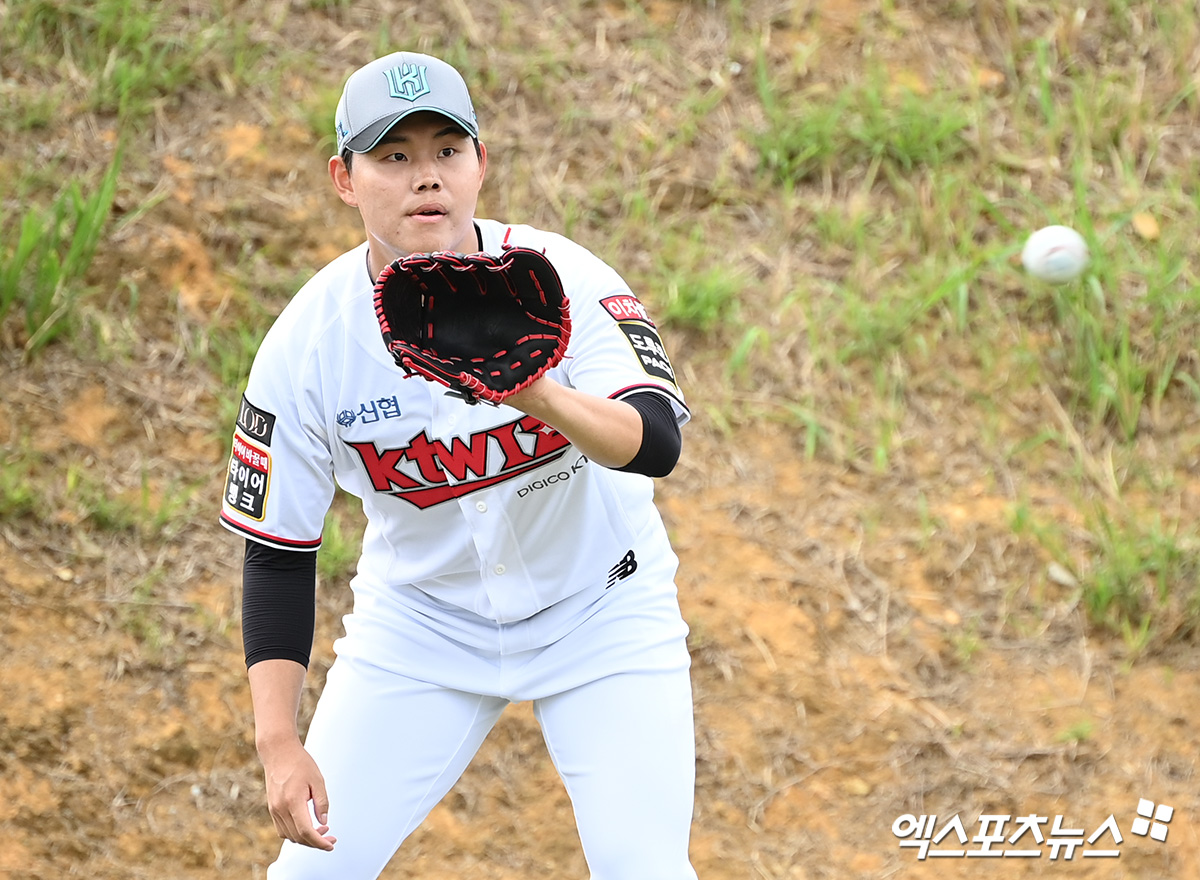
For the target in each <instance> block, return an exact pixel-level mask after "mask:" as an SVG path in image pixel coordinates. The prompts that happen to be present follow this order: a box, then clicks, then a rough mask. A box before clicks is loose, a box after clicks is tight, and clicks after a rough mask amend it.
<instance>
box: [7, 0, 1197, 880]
mask: <svg viewBox="0 0 1200 880" xmlns="http://www.w3.org/2000/svg"><path fill="white" fill-rule="evenodd" d="M1198 45H1200V16H1197V14H1196V8H1195V4H1194V3H1190V2H1184V0H1161V2H1128V0H1106V2H1098V3H1089V4H1081V5H1078V7H1077V6H1076V5H1068V4H1059V3H1034V2H1029V0H986V2H975V3H966V2H958V0H928V2H913V3H902V2H893V0H811V2H795V3H782V2H757V0H746V2H728V3H716V2H700V0H654V2H649V3H632V2H624V3H622V2H598V0H595V2H592V0H566V2H563V3H559V4H549V3H543V2H540V0H534V2H529V3H476V4H466V3H463V2H459V0H455V2H448V3H444V4H426V5H416V4H408V3H398V2H391V0H374V2H338V0H326V2H321V0H290V2H289V0H263V2H235V0H223V2H216V3H212V4H196V3H190V2H182V0H162V2H149V0H90V2H72V0H10V2H6V3H0V131H2V133H3V140H2V141H0V206H2V208H3V210H2V211H0V372H2V375H3V376H4V381H3V383H0V443H2V444H3V446H2V450H0V456H2V457H0V609H2V610H3V613H2V614H0V644H2V645H4V653H5V656H4V657H3V658H2V659H0V773H2V774H3V775H4V777H5V778H6V780H8V782H9V785H8V791H7V796H6V801H7V805H6V806H4V807H0V827H2V828H3V829H4V830H5V832H6V835H5V836H6V839H9V840H10V841H12V843H11V846H10V847H9V848H8V849H7V851H6V852H3V853H0V875H3V874H4V872H5V871H7V872H8V873H9V874H11V875H12V876H14V877H49V876H63V875H65V874H68V873H71V872H76V873H82V874H85V875H87V876H92V877H110V876H111V877H142V876H146V877H150V876H155V877H160V876H178V877H192V876H195V877H200V876H212V875H213V873H214V872H215V871H216V870H218V869H219V870H220V871H221V872H228V873H229V874H230V875H231V876H232V875H234V874H237V875H238V876H262V875H263V867H264V866H265V864H266V863H267V862H268V861H269V859H270V857H271V855H272V853H273V850H274V847H275V843H274V840H273V832H272V831H271V829H270V824H269V821H268V820H267V817H266V814H265V808H264V807H263V802H262V785H261V780H260V779H259V777H258V768H257V763H256V760H255V756H254V752H253V737H252V732H251V729H250V717H249V706H248V698H247V695H246V693H245V686H244V675H243V672H242V670H241V666H240V664H241V659H240V643H239V636H238V603H239V586H238V578H239V566H238V562H239V558H240V548H239V546H238V544H237V542H236V541H233V540H232V539H231V538H230V537H229V536H227V535H225V534H224V533H223V532H222V531H221V530H220V529H219V528H218V527H217V526H216V525H215V513H216V509H217V505H218V499H219V495H220V491H221V485H222V477H223V471H224V463H225V458H226V455H227V453H228V445H227V444H228V436H229V433H230V430H231V427H232V421H233V415H234V410H235V405H236V401H237V400H238V396H239V392H240V390H241V384H242V383H243V382H244V380H245V377H246V374H247V371H248V369H249V365H250V362H251V360H252V358H253V355H254V351H255V349H256V346H257V344H258V341H259V340H260V339H261V337H262V335H263V333H265V331H266V329H267V327H268V326H269V324H270V321H271V319H272V317H273V316H274V315H275V314H277V313H278V311H279V310H280V308H281V307H282V305H283V304H284V303H285V302H286V301H287V299H288V297H289V296H290V295H291V294H292V293H293V292H294V291H295V289H296V288H297V287H298V285H299V284H300V283H302V282H303V280H304V279H305V278H306V277H307V276H308V275H309V274H311V272H312V271H314V270H315V269H316V268H318V267H319V266H321V265H323V264H324V262H326V261H328V260H329V259H331V258H332V257H333V256H335V255H337V254H338V253H340V252H341V251H343V250H344V249H346V248H348V247H351V246H353V245H355V244H356V243H357V242H358V241H359V236H360V229H359V227H358V225H357V222H356V217H355V215H354V214H353V212H352V211H351V210H350V209H348V208H346V207H345V206H344V205H342V204H341V202H340V201H338V200H337V198H336V196H335V195H334V193H333V192H332V189H331V187H330V186H329V184H328V180H327V177H326V173H325V160H326V159H327V157H328V155H329V153H330V152H331V150H332V144H333V124H332V115H333V109H334V106H335V104H336V101H337V98H338V94H339V92H340V88H341V84H342V82H343V80H344V77H345V76H346V75H347V73H348V72H349V71H351V70H352V69H354V68H355V67H357V66H358V65H359V64H361V63H364V62H365V61H366V60H369V59H370V58H371V57H374V56H375V55H377V54H380V53H383V52H385V51H391V50H393V49H400V48H405V49H415V50H419V51H427V52H432V53H434V54H438V55H441V56H442V57H444V58H446V59H447V60H449V61H451V62H452V63H454V64H456V65H457V66H458V67H459V68H460V70H462V71H463V73H464V74H465V76H466V77H467V79H468V81H469V82H470V83H471V84H472V86H473V92H474V97H475V101H476V109H477V111H478V114H479V118H480V123H481V127H482V130H483V139H484V140H485V142H486V143H487V145H488V149H489V178H488V181H487V182H486V184H485V187H484V191H483V196H482V204H481V213H482V214H484V215H486V216H490V217H495V218H497V219H502V220H510V221H513V222H527V223H531V224H534V225H538V226H542V227H545V228H549V229H554V230H558V231H562V232H565V233H567V234H568V235H571V236H572V237H574V238H575V239H576V240H578V241H580V242H581V243H582V244H584V245H586V246H587V247H589V248H590V249H592V250H593V251H595V252H597V253H598V254H600V255H601V256H603V257H604V258H605V259H606V260H608V261H609V262H610V263H611V264H613V265H614V266H616V267H617V268H618V269H619V270H620V271H621V272H622V274H623V275H624V276H625V277H626V279H627V280H628V281H629V282H630V284H631V285H632V286H633V288H634V290H635V291H637V292H638V293H639V295H640V296H641V297H642V299H643V301H644V302H646V303H647V305H648V306H649V307H650V309H651V312H652V313H653V314H654V316H655V318H656V320H657V321H658V323H659V324H660V326H661V327H662V329H663V334H664V338H665V341H666V343H667V345H668V348H669V349H670V350H671V352H672V356H673V360H674V361H675V363H676V366H677V368H678V369H679V372H680V375H681V380H682V383H683V387H684V390H685V393H686V394H687V396H688V399H689V402H690V403H691V405H692V408H693V412H694V414H695V417H694V419H693V422H692V424H691V425H690V426H689V427H688V428H687V432H686V435H685V439H686V450H685V456H684V460H683V462H682V463H681V465H680V467H679V469H678V470H677V471H676V473H675V474H673V475H672V476H671V477H669V478H667V479H665V480H663V481H660V502H661V504H660V506H661V507H662V509H663V512H664V516H665V517H666V518H667V520H668V524H669V525H670V527H671V529H672V533H673V535H674V537H675V540H676V544H677V546H678V548H679V551H680V556H681V560H682V567H681V572H680V587H681V601H682V602H683V606H684V611H685V616H687V617H688V619H689V623H690V624H691V625H692V630H693V634H692V646H693V659H694V661H695V670H696V684H697V711H698V736H699V744H700V752H699V754H700V765H699V780H698V785H699V790H698V807H697V824H696V844H695V853H696V862H697V866H698V868H701V873H702V876H707V877H710V878H716V877H725V876H728V877H746V876H754V877H769V878H774V877H780V878H782V877H839V878H843V877H860V876H861V877H872V878H874V877H884V876H889V877H891V876H907V875H908V874H907V872H909V871H912V872H913V876H920V874H919V871H920V870H921V869H922V868H923V867H925V866H922V865H921V864H920V863H919V862H917V861H915V858H914V856H913V853H912V852H911V851H909V850H902V849H898V848H897V845H896V839H895V837H894V836H893V835H892V834H891V832H890V828H891V823H892V820H893V819H894V818H895V817H896V816H898V815H900V814H902V813H933V812H940V813H941V814H943V815H948V814H950V813H953V812H956V811H961V812H962V813H963V815H964V816H970V817H972V818H974V817H977V816H978V814H979V813H980V812H984V813H986V812H988V811H989V810H990V811H993V812H995V811H999V812H1011V813H1013V814H1016V813H1018V812H1027V811H1029V810H1035V809H1037V810H1042V811H1043V812H1046V811H1048V812H1050V813H1051V814H1054V813H1055V812H1059V813H1061V812H1065V811H1075V812H1076V813H1077V814H1082V815H1079V821H1081V822H1086V823H1088V824H1089V826H1094V825H1095V824H1097V821H1098V820H1100V819H1103V817H1104V816H1106V815H1108V814H1109V813H1110V812H1111V813H1114V814H1115V815H1117V816H1118V818H1120V819H1122V821H1124V819H1125V818H1126V817H1129V818H1131V817H1132V807H1131V806H1130V805H1131V804H1136V802H1137V799H1138V797H1147V798H1150V799H1152V800H1159V801H1162V802H1166V801H1168V800H1169V801H1171V803H1173V804H1174V805H1175V806H1176V807H1177V809H1178V814H1177V815H1178V817H1179V818H1177V820H1176V821H1175V824H1173V825H1172V836H1171V838H1170V839H1169V841H1168V844H1167V845H1158V844H1152V843H1151V842H1150V841H1148V840H1146V839H1144V838H1141V837H1136V838H1135V837H1130V836H1129V835H1128V834H1127V843H1126V846H1125V850H1124V851H1123V854H1122V857H1121V859H1120V860H1112V861H1097V862H1095V863H1091V865H1090V866H1089V869H1090V870H1092V871H1093V873H1089V874H1086V875H1085V874H1083V873H1080V876H1089V877H1091V876H1096V877H1099V876H1105V877H1107V876H1114V877H1116V876H1135V875H1136V876H1139V877H1143V876H1144V877H1156V876H1164V877H1166V876H1186V875H1187V874H1188V872H1189V871H1193V872H1194V871H1195V870H1197V868H1196V865H1197V862H1196V850H1197V844H1196V838H1195V835H1194V834H1193V833H1192V832H1191V830H1190V829H1191V826H1190V825H1189V824H1186V823H1188V822H1189V821H1190V820H1189V819H1188V818H1187V817H1188V814H1189V808H1190V812H1194V808H1195V807H1196V806H1197V803H1198V802H1197V800H1196V798H1195V796H1194V794H1192V793H1191V787H1189V785H1188V782H1189V780H1190V779H1191V774H1192V771H1193V768H1194V755H1195V750H1194V747H1195V746H1196V745H1197V743H1196V742H1195V741H1194V740H1193V739H1191V734H1190V731H1191V730H1192V729H1194V728H1195V727H1196V723H1195V722H1197V721H1198V720H1200V718H1197V717H1196V715H1197V714H1198V713H1200V709H1196V708H1195V707H1196V706H1200V701H1197V700H1196V699H1194V698H1195V697H1196V696H1198V695H1200V675H1198V674H1200V667H1198V666H1197V664H1196V661H1195V660H1194V659H1193V654H1194V647H1195V644H1196V638H1197V630H1198V626H1200V587H1198V583H1200V525H1198V523H1200V476H1198V474H1200V464H1198V462H1200V353H1198V350H1197V342H1196V340H1197V339H1198V338H1200V333H1198V331H1200V248H1198V247H1197V244H1196V240H1197V239H1196V231H1197V229H1200V190H1198V188H1197V176H1196V169H1197V167H1198V160H1200V52H1198V51H1197V48H1196V47H1197V46H1198ZM1048 224H1065V225H1069V226H1073V227H1074V228H1076V229H1077V230H1079V231H1080V232H1081V233H1082V234H1083V235H1084V237H1085V238H1086V239H1087V241H1088V243H1089V246H1090V250H1091V254H1092V262H1091V265H1090V267H1089V269H1088V271H1087V272H1086V273H1085V275H1084V276H1083V277H1082V278H1081V279H1080V280H1079V281H1076V282H1072V283H1069V284H1066V285H1061V286H1053V285H1049V284H1046V283H1043V282H1038V281H1036V280H1034V279H1031V278H1029V277H1028V276H1027V275H1026V274H1025V273H1024V272H1023V270H1022V268H1021V266H1020V263H1019V259H1018V254H1019V251H1020V248H1021V246H1022V244H1023V242H1024V239H1025V237H1026V236H1027V235H1028V234H1029V233H1030V232H1031V231H1032V230H1034V229H1036V228H1038V227H1040V226H1044V225H1048ZM360 532H361V526H360V524H359V523H358V520H357V517H356V507H355V505H354V504H352V503H350V502H349V501H347V500H346V499H344V498H341V497H339V499H338V500H337V502H336V504H335V507H334V509H333V511H331V513H330V517H329V520H328V528H327V531H326V540H325V545H324V548H323V549H322V551H321V555H320V557H319V560H320V572H321V578H322V588H321V597H320V602H321V616H320V621H321V630H320V632H319V633H318V644H317V646H316V653H315V658H316V659H315V661H314V667H313V675H312V676H311V682H310V684H311V692H310V693H308V694H307V695H306V702H305V711H306V712H307V711H310V710H311V706H312V703H313V702H314V700H315V696H316V694H317V692H318V691H319V687H320V682H321V680H322V677H323V675H324V670H325V669H326V668H327V667H328V663H329V662H330V660H331V659H332V653H331V649H330V647H329V644H330V642H331V641H332V639H333V638H334V637H336V635H337V633H338V630H339V626H340V623H339V621H338V617H339V615H340V614H342V613H344V612H345V611H346V610H347V609H348V607H349V602H348V597H347V595H346V593H347V590H346V587H345V581H346V578H347V576H348V574H349V573H350V572H352V571H353V565H354V559H355V555H356V549H355V545H356V542H357V539H358V536H359V534H360ZM547 786H548V787H549V788H548V789H547ZM560 788H561V786H558V784H557V783H556V782H555V781H554V776H553V773H552V771H551V770H550V768H549V766H548V763H547V761H546V758H545V754H544V748H542V747H541V745H540V742H539V741H538V737H537V734H536V725H535V724H534V722H533V720H532V715H531V714H527V713H525V711H524V709H523V708H522V707H516V710H515V711H514V712H513V713H512V716H511V718H509V717H506V719H505V721H504V722H503V723H502V725H501V727H500V728H498V729H497V731H496V734H495V735H494V737H493V738H492V740H490V741H489V743H488V745H487V746H486V747H485V752H484V753H481V755H480V759H479V761H478V762H477V765H476V766H475V767H473V768H472V770H471V771H469V774H468V776H467V777H466V778H465V779H464V781H463V783H462V785H461V786H460V788H459V789H458V790H457V793H456V794H452V796H451V798H449V799H448V800H447V803H446V804H444V805H443V806H441V807H439V808H438V810H437V811H435V814H434V816H433V817H432V818H431V822H430V825H429V826H428V828H427V829H425V830H423V831H422V832H421V833H420V835H419V836H418V837H417V838H414V841H413V843H412V846H411V847H410V849H409V850H406V853H407V855H406V857H405V858H404V859H403V860H397V863H396V864H395V865H393V867H392V868H389V872H390V873H388V874H386V875H385V876H388V877H396V878H399V877H408V876H422V877H437V876H440V875H442V874H446V875H447V876H449V875H450V874H452V873H453V874H454V875H455V876H460V875H461V874H462V873H463V872H464V871H466V872H470V873H472V875H473V876H482V877H516V876H522V877H529V876H584V875H585V874H586V869H585V868H584V867H583V862H582V857H581V855H580V854H579V852H578V842H577V841H576V840H575V838H574V836H573V832H572V830H571V828H570V823H569V821H567V818H566V817H567V816H568V815H569V806H568V805H567V803H566V801H565V795H564V794H561V792H560ZM546 790H552V791H554V792H556V793H557V794H556V795H555V796H553V797H548V798H547V797H545V796H544V792H545V791H546ZM538 792H541V793H542V796H540V797H539V796H538V795H537V793H538ZM1094 820H1095V821H1094ZM1127 827H1128V823H1126V830H1127ZM491 828H500V829H502V830H501V833H498V834H491V833H490V832H489V833H486V834H485V833H484V832H483V829H491ZM1139 848H1140V849H1139ZM1047 858H1048V855H1047ZM1043 861H1044V860H1037V861H1033V860H1030V861H1029V862H1028V864H1026V863H1025V861H1024V860H1016V861H1015V862H1009V861H1006V862H1005V863H1004V864H1005V867H1006V868H1008V867H1009V866H1010V865H1016V864H1017V862H1020V866H1019V871H1020V872H1027V873H1019V872H1018V868H1017V867H1012V868H1011V870H1012V871H1013V874H1004V875H1003V876H1026V875H1028V876H1040V875H1039V874H1037V873H1036V871H1037V869H1038V867H1039V866H1040V865H1041V864H1042V862H1043ZM401 862H403V863H402V864H401ZM958 864H959V863H957V862H955V863H954V865H955V867H953V870H960V868H959V867H957V865H958ZM963 864H965V865H966V867H965V868H962V869H961V870H963V872H964V873H963V876H968V874H967V871H969V870H971V869H972V868H974V867H976V866H977V865H979V864H980V862H974V861H971V862H969V863H963ZM946 865H951V862H944V863H942V865H940V866H939V867H944V866H946ZM1118 869H1119V870H1118ZM946 870H947V871H950V870H951V869H950V868H946ZM1070 870H1075V869H1074V868H1071V869H1070ZM1081 871H1082V869H1080V872H1081ZM1122 871H1124V872H1134V871H1136V872H1138V873H1136V874H1135V873H1122ZM980 873H986V872H984V871H982V869H981V870H980ZM939 876H947V877H949V876H957V875H955V874H952V873H943V874H939ZM969 876H972V877H974V876H977V874H976V873H972V874H970V875H969ZM992 876H1001V874H998V873H997V874H993V875H992Z"/></svg>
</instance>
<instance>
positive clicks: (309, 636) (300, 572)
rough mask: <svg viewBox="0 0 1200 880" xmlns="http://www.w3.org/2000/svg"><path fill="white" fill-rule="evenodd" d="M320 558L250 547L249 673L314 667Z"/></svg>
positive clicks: (245, 599) (245, 619)
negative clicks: (278, 666) (290, 665)
mask: <svg viewBox="0 0 1200 880" xmlns="http://www.w3.org/2000/svg"><path fill="white" fill-rule="evenodd" d="M316 597H317V554H316V553H313V552H311V551H305V550H280V549H279V548H276V547H268V546H267V545H266V544H260V543H258V542H257V541H251V540H247V541H246V557H245V560H244V561H243V563H242V645H243V647H244V649H245V652H246V668H247V669H249V668H250V667H251V666H253V665H254V664H255V663H258V662H259V661H261V660H276V659H283V660H295V661H296V662H297V663H299V664H301V665H302V666H304V667H307V666H308V660H309V656H310V654H311V652H312V643H313V633H314V632H315V630H316Z"/></svg>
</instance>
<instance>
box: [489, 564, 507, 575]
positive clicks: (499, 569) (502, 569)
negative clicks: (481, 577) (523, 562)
mask: <svg viewBox="0 0 1200 880" xmlns="http://www.w3.org/2000/svg"><path fill="white" fill-rule="evenodd" d="M492 571H494V572H496V574H504V572H506V571H508V569H507V568H505V567H504V563H503V562H502V563H500V564H499V565H497V566H496V567H495V568H494V569H492Z"/></svg>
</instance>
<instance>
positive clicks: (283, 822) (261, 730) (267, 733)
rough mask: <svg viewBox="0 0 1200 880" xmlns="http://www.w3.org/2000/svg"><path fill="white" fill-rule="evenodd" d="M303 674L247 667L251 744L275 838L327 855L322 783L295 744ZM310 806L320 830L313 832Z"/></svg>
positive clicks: (291, 668)
mask: <svg viewBox="0 0 1200 880" xmlns="http://www.w3.org/2000/svg"><path fill="white" fill-rule="evenodd" d="M306 671H307V670H306V669H305V668H304V666H302V665H301V664H300V663H297V662H296V661H295V660H285V659H272V660H261V661H259V662H258V663H255V664H254V665H253V666H251V667H250V669H249V671H248V675H249V678H250V698H251V700H252V702H253V704H254V739H255V745H256V746H257V748H258V756H259V760H261V761H262V765H263V771H264V774H265V777H266V783H267V808H268V809H269V810H270V812H271V820H272V821H273V822H274V823H275V830H276V832H277V833H278V834H279V836H280V837H282V838H284V839H285V840H291V841H294V842H296V843H301V844H304V845H305V846H312V847H316V848H317V849H323V850H331V849H333V845H334V843H336V842H337V838H336V837H332V836H330V835H329V833H328V832H329V825H328V824H327V821H328V813H329V796H328V795H327V794H326V791H325V778H324V777H323V776H322V775H321V771H320V770H319V769H318V768H317V764H316V762H315V761H313V759H312V757H311V756H310V755H309V754H308V752H307V751H306V750H305V748H304V746H303V745H302V744H301V742H300V735H299V732H298V731H297V730H296V717H297V714H298V712H299V709H300V692H301V689H302V688H303V687H304V675H305V672H306ZM310 801H311V802H312V805H313V811H314V812H315V813H316V816H317V821H318V822H320V825H318V826H317V827H315V828H314V827H313V824H312V818H311V817H310V815H309V807H308V805H309V802H310Z"/></svg>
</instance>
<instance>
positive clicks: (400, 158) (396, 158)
mask: <svg viewBox="0 0 1200 880" xmlns="http://www.w3.org/2000/svg"><path fill="white" fill-rule="evenodd" d="M388 158H389V159H391V160H392V161H393V162H405V161H407V160H408V157H407V156H405V155H404V154H403V153H392V154H390V155H389V156H388Z"/></svg>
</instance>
